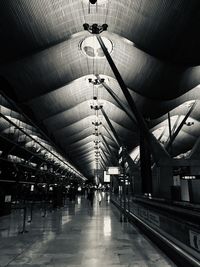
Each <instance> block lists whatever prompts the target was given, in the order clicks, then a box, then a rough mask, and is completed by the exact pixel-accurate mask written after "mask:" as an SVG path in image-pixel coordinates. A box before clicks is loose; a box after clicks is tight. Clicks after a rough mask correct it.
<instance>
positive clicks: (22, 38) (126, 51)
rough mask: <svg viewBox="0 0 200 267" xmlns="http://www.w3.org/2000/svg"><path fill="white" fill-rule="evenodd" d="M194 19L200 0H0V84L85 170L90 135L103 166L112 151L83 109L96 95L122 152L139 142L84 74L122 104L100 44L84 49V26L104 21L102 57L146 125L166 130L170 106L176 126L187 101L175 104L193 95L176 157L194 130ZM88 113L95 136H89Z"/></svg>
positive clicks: (198, 42) (199, 75)
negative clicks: (107, 47) (106, 44)
mask: <svg viewBox="0 0 200 267" xmlns="http://www.w3.org/2000/svg"><path fill="white" fill-rule="evenodd" d="M199 17H200V2H199V0H190V1H188V0H176V1H174V0H151V1H149V0H127V1H119V0H101V1H100V0H97V5H89V1H88V0H73V1H72V0H29V1H27V0H17V1H16V0H1V1H0V34H1V42H0V76H1V79H0V88H1V90H2V91H3V92H4V93H5V94H6V95H8V96H9V97H11V98H12V99H13V100H15V102H17V104H18V105H19V106H20V107H21V108H22V109H23V110H24V112H25V113H27V114H28V115H29V117H31V119H32V120H33V121H34V122H35V123H36V124H37V126H38V127H39V128H41V129H42V130H43V131H45V133H46V134H47V135H48V136H49V137H50V139H51V140H52V141H53V142H55V143H56V145H57V146H58V147H60V148H61V149H62V151H63V154H64V155H65V156H66V158H67V159H69V160H70V161H71V162H73V164H74V165H75V166H76V167H77V168H78V169H79V170H80V171H81V172H82V173H83V174H84V175H85V176H87V177H92V175H93V170H94V169H95V167H96V161H95V153H94V146H95V141H100V151H101V159H100V162H101V164H100V165H101V166H102V168H103V167H105V165H109V164H112V162H110V159H111V158H112V157H113V153H114V154H115V153H117V151H118V146H117V144H116V142H115V140H114V138H113V136H112V133H111V130H110V128H109V126H108V125H107V123H106V121H105V119H104V117H103V116H102V113H101V111H100V110H99V111H98V112H97V111H95V110H94V109H91V105H93V104H94V103H93V102H94V100H93V97H94V96H96V95H95V94H97V95H98V101H99V103H101V104H102V105H103V107H104V110H105V112H106V114H107V115H108V117H109V119H110V121H111V123H112V125H113V126H114V128H115V130H116V132H117V134H118V135H119V138H120V139H121V141H122V142H123V143H124V144H125V145H126V146H127V147H128V150H129V151H132V150H133V149H134V148H135V147H137V145H138V129H137V127H136V125H135V124H134V123H133V122H132V121H131V120H130V119H129V117H128V116H127V115H126V113H125V112H124V111H123V110H122V109H121V107H120V106H119V105H118V104H117V103H116V102H115V100H114V99H113V98H112V97H111V96H110V94H109V93H108V92H107V91H106V89H105V88H104V87H103V86H102V85H99V86H95V85H93V84H92V83H89V82H88V79H89V78H92V79H95V77H96V76H95V75H96V74H99V75H100V77H103V78H104V79H105V82H106V83H107V84H108V85H109V87H110V88H112V90H113V91H114V92H115V93H116V94H117V95H118V97H119V98H120V99H121V101H122V103H124V104H125V105H126V101H125V97H124V96H123V93H122V91H121V89H120V87H119V85H118V83H117V81H116V79H115V75H114V74H113V72H112V70H111V68H110V66H109V64H108V62H107V60H106V58H105V57H104V56H103V54H102V51H100V52H99V53H100V54H99V56H95V55H94V52H95V51H94V50H90V49H91V47H89V48H88V47H83V43H84V40H87V38H89V37H91V36H92V35H91V34H90V33H89V32H87V31H84V29H83V24H84V23H88V24H89V25H92V24H94V23H97V24H99V25H102V24H104V23H106V24H108V29H107V31H104V32H103V33H102V34H101V36H102V37H104V38H105V40H108V41H110V44H111V46H112V49H111V50H112V51H111V56H112V58H113V60H114V62H115V64H116V66H117V68H118V70H119V72H120V74H121V75H122V78H123V80H124V82H125V83H126V85H127V87H128V88H129V91H130V93H131V95H132V97H133V99H134V101H135V103H136V105H137V107H138V109H139V110H140V112H141V113H142V114H143V116H144V117H145V118H147V119H148V121H149V128H150V129H151V131H152V132H154V131H155V130H156V129H159V128H160V131H162V132H163V131H166V129H164V128H162V127H163V125H164V126H165V127H166V125H167V121H166V119H167V112H169V111H170V114H171V117H172V119H173V118H175V117H173V116H178V117H179V119H180V120H179V122H177V125H178V124H179V123H180V121H181V118H182V117H183V116H184V115H186V114H187V112H188V108H189V106H188V105H187V104H185V105H182V104H183V103H185V102H187V101H190V100H196V106H195V109H194V110H193V112H192V114H191V117H190V118H189V120H194V124H193V125H192V126H191V127H189V126H187V125H185V126H184V127H183V128H182V131H181V132H180V134H179V135H178V136H177V138H176V141H175V143H174V150H173V153H174V156H177V155H178V154H181V153H185V152H187V151H188V150H190V149H191V148H192V146H193V144H194V143H195V141H196V140H197V138H198V137H199V134H198V133H199V131H198V129H199V121H200V112H199V110H200V109H199V108H200V101H198V100H200V94H199V89H200V87H199V84H200V53H199V47H200V38H199V28H200V20H199ZM95 38H96V37H95V36H93V38H92V42H93V45H94V43H95V42H96V39H95ZM91 46H92V43H91ZM88 49H89V50H88ZM85 52H86V53H88V54H86V53H85ZM97 113H98V114H97ZM97 116H98V118H97ZM181 116H182V117H181ZM97 120H98V121H100V122H101V125H99V126H98V132H99V133H101V136H100V135H99V136H96V135H94V131H95V126H94V124H93V123H94V122H96V121H97ZM157 134H158V132H157ZM163 136H164V134H163ZM102 137H103V138H102ZM158 138H159V137H158ZM97 139H98V140H97ZM160 141H162V140H161V137H160ZM107 145H108V147H109V148H110V150H111V152H112V153H111V152H110V151H109V149H108V147H107Z"/></svg>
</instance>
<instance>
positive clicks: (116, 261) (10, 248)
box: [0, 196, 175, 267]
mask: <svg viewBox="0 0 200 267" xmlns="http://www.w3.org/2000/svg"><path fill="white" fill-rule="evenodd" d="M98 200H99V198H98V196H97V197H96V198H95V201H94V204H93V207H91V205H89V203H88V202H87V200H86V199H85V198H84V197H78V198H77V200H76V202H74V203H73V202H72V203H66V206H65V207H64V208H62V209H60V210H56V211H52V212H50V211H48V212H47V214H46V216H45V217H43V215H44V213H43V210H39V209H34V210H33V220H32V222H31V223H27V225H26V230H27V231H28V232H27V233H24V234H19V231H20V230H22V223H23V212H22V211H19V210H18V211H14V212H13V213H12V215H10V216H5V217H1V218H0V266H1V267H3V266H12V267H13V266H35V267H36V266H37V267H38V266H61V267H62V266H67V267H70V266H73V267H76V266H77V267H78V266H85V267H100V266H105V267H111V266H112V267H117V266H118V267H119V266H123V267H132V266H134V267H137V266H140V267H146V266H151V267H158V266H159V267H166V266H175V265H174V264H173V263H172V262H171V261H170V260H169V259H168V258H167V257H166V256H165V255H164V254H163V253H162V252H161V251H160V250H159V249H158V248H157V247H155V245H153V244H152V243H151V242H150V241H149V240H148V239H147V238H146V237H144V236H143V235H142V234H141V233H139V231H138V230H137V229H136V228H135V227H134V226H132V225H130V224H129V223H120V222H119V213H118V211H117V209H116V208H115V207H114V206H113V205H112V204H110V203H109V199H108V201H106V199H105V196H103V199H102V202H101V203H100V205H99V202H98ZM28 216H29V213H28Z"/></svg>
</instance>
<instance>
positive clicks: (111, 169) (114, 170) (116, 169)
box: [107, 167, 120, 175]
mask: <svg viewBox="0 0 200 267" xmlns="http://www.w3.org/2000/svg"><path fill="white" fill-rule="evenodd" d="M107 174H110V175H119V174H120V170H119V167H108V170H107Z"/></svg>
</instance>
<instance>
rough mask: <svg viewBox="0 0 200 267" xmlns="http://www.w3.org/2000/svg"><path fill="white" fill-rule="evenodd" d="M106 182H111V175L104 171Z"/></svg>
mask: <svg viewBox="0 0 200 267" xmlns="http://www.w3.org/2000/svg"><path fill="white" fill-rule="evenodd" d="M104 183H110V175H109V174H107V173H106V171H104Z"/></svg>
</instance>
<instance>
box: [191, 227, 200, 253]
mask: <svg viewBox="0 0 200 267" xmlns="http://www.w3.org/2000/svg"><path fill="white" fill-rule="evenodd" d="M189 235H190V246H191V247H192V248H195V249H196V250H198V251H200V233H197V232H194V231H191V230H190V231H189Z"/></svg>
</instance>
